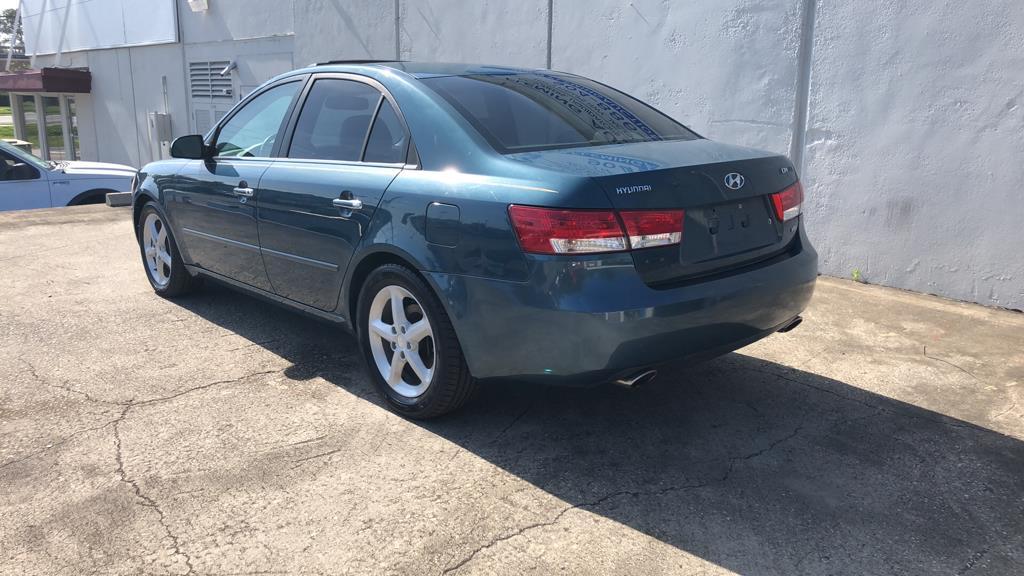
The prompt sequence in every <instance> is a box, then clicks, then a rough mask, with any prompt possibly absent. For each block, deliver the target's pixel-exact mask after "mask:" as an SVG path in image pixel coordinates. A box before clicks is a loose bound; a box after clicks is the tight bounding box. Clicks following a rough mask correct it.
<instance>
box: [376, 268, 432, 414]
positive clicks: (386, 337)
mask: <svg viewBox="0 0 1024 576" xmlns="http://www.w3.org/2000/svg"><path fill="white" fill-rule="evenodd" d="M368 324H369V325H368V326H367V328H368V330H369V332H368V334H369V340H370V351H371V352H372V354H373V361H374V364H375V365H376V367H377V370H378V371H379V372H380V375H381V376H382V377H383V378H384V381H385V382H387V384H388V386H390V387H391V389H392V390H394V391H395V392H396V393H397V394H399V395H400V396H402V397H403V398H407V399H410V400H411V399H414V398H418V397H420V396H422V395H423V393H424V392H426V391H427V388H428V387H429V386H430V382H431V379H432V378H433V376H434V367H435V366H436V363H437V350H436V347H435V345H434V330H433V328H432V327H431V325H430V320H429V319H428V318H427V315H426V313H425V312H424V310H423V306H422V305H421V304H420V302H419V301H418V300H417V299H416V297H415V296H413V295H412V293H411V292H409V291H408V290H406V289H405V288H402V287H401V286H395V285H390V286H385V287H384V288H381V290H380V291H379V292H377V295H376V296H374V298H373V302H372V303H371V304H370V314H369V319H368Z"/></svg>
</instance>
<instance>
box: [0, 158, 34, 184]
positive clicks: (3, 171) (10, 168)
mask: <svg viewBox="0 0 1024 576" xmlns="http://www.w3.org/2000/svg"><path fill="white" fill-rule="evenodd" d="M37 178H39V170H36V169H35V168H34V167H32V166H30V165H29V164H27V163H25V162H24V161H22V160H21V159H19V158H17V157H16V156H14V155H12V154H8V153H7V152H5V151H3V150H0V181H7V182H10V181H13V180H35V179H37Z"/></svg>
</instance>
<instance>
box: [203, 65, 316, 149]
mask: <svg viewBox="0 0 1024 576" xmlns="http://www.w3.org/2000/svg"><path fill="white" fill-rule="evenodd" d="M301 86H302V83H301V82H289V83H287V84H281V85H280V86H275V87H273V88H271V89H269V90H267V91H266V92H263V93H262V94H260V95H259V96H256V97H255V98H253V99H252V100H250V101H249V102H247V103H246V104H245V106H243V107H242V108H241V109H240V110H239V111H238V112H236V113H235V114H234V115H233V116H232V117H231V118H230V119H229V120H228V121H227V122H226V123H225V124H224V125H223V126H222V127H221V129H220V133H219V134H218V135H217V156H229V157H265V156H270V153H271V151H272V150H273V148H274V140H275V139H276V138H277V132H278V130H279V129H280V128H281V122H282V121H283V120H284V115H285V114H286V113H287V112H288V107H289V106H290V105H291V103H292V98H293V97H294V96H295V93H296V92H297V91H298V90H299V88H300V87H301Z"/></svg>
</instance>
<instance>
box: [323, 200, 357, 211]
mask: <svg viewBox="0 0 1024 576" xmlns="http://www.w3.org/2000/svg"><path fill="white" fill-rule="evenodd" d="M331 204H334V205H335V206H336V207H337V208H344V209H345V210H361V209H362V208H363V201H362V200H359V199H358V198H335V199H334V200H331Z"/></svg>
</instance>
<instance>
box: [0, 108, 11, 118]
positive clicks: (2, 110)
mask: <svg viewBox="0 0 1024 576" xmlns="http://www.w3.org/2000/svg"><path fill="white" fill-rule="evenodd" d="M10 115H11V107H10V106H0V116H10Z"/></svg>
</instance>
